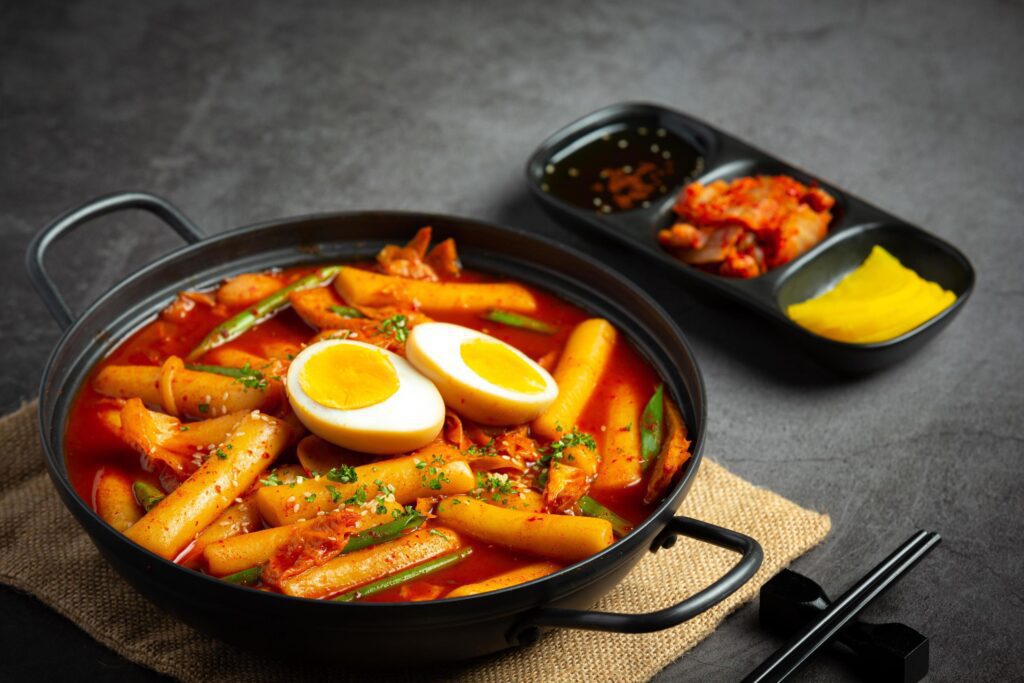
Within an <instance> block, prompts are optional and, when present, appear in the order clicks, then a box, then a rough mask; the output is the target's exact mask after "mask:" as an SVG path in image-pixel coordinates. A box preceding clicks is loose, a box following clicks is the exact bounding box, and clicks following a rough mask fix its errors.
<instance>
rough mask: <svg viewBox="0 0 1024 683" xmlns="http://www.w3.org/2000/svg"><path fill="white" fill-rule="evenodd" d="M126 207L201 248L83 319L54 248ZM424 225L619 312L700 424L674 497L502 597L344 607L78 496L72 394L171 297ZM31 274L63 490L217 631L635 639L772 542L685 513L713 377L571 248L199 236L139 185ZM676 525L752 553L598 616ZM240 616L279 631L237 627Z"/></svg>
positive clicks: (325, 236)
mask: <svg viewBox="0 0 1024 683" xmlns="http://www.w3.org/2000/svg"><path fill="white" fill-rule="evenodd" d="M122 209H142V210H146V211H149V212H150V213H153V214H155V215H157V216H158V217H160V218H162V219H163V220H164V221H165V222H166V223H167V224H168V225H170V227H172V228H173V229H174V230H175V231H176V232H177V233H178V234H179V235H181V236H182V237H183V238H185V240H186V241H188V242H190V246H187V247H184V248H182V249H179V250H177V251H175V252H173V253H171V254H169V255H167V256H165V257H163V258H161V259H159V260H157V261H155V262H153V263H151V264H149V265H148V266H145V267H144V268H142V269H141V270H139V271H137V272H136V273H134V274H133V275H131V276H129V277H127V278H125V279H124V280H123V281H122V282H121V283H120V284H118V285H117V286H116V287H114V288H113V289H111V290H110V291H109V292H107V293H106V294H105V295H103V296H102V297H100V299H99V300H98V301H96V302H95V303H94V304H92V305H91V306H90V307H89V309H88V310H86V311H85V312H84V313H83V314H82V315H81V316H79V317H78V318H77V319H75V318H74V316H73V315H72V314H71V312H70V311H69V309H68V308H67V306H66V305H65V304H64V302H63V299H62V298H61V297H60V295H59V293H58V292H57V290H56V288H55V287H54V285H53V282H52V280H51V279H50V277H49V276H48V274H47V272H46V270H45V267H44V265H43V256H44V254H45V251H46V249H47V247H48V246H49V245H50V244H51V243H52V242H53V241H54V240H55V239H56V238H57V237H59V236H60V235H61V234H62V233H64V232H67V231H69V230H72V229H74V228H76V227H78V226H80V225H82V224H84V223H85V222H87V221H89V220H91V219H93V218H96V217H98V216H101V215H104V214H108V213H111V212H113V211H117V210H122ZM423 225H432V226H433V227H434V230H435V235H436V236H437V237H438V238H445V237H454V238H455V239H456V240H457V241H458V244H459V251H460V253H461V254H462V257H463V259H464V261H465V262H466V264H467V266H469V267H470V268H475V269H480V270H484V271H490V272H494V273H500V274H504V275H508V276H510V277H514V278H518V279H520V280H523V281H525V282H530V283H533V284H536V285H539V286H541V287H543V288H545V289H548V290H549V291H552V292H554V293H555V294H557V295H559V296H561V297H563V298H565V299H566V300H568V301H570V302H573V303H575V304H577V305H580V306H582V307H584V308H586V309H588V310H589V311H591V312H593V313H594V314H596V315H601V316H603V317H606V318H608V319H609V320H611V321H612V322H613V323H614V324H615V325H616V326H617V327H618V328H619V329H620V330H621V331H622V332H623V334H625V336H626V337H627V338H628V339H629V341H630V342H631V343H632V344H634V345H635V347H636V348H637V349H639V350H640V352H641V353H643V354H644V356H646V358H647V359H648V361H649V362H651V363H652V364H653V366H654V367H655V368H656V369H657V371H658V372H659V374H660V375H661V377H662V378H663V379H664V381H665V384H666V386H667V388H668V389H669V391H670V392H671V394H672V396H673V397H674V398H675V399H676V400H677V402H678V404H679V405H680V407H681V408H682V411H683V415H684V417H685V420H686V424H687V426H688V427H689V430H690V437H691V439H692V441H693V447H692V448H693V458H691V459H690V461H689V463H687V465H686V468H685V470H684V472H683V473H682V474H681V476H680V479H679V482H678V483H677V484H676V486H675V487H674V489H673V490H672V492H671V493H670V495H669V496H668V497H667V498H666V499H665V501H664V502H663V503H662V504H661V505H660V506H659V507H658V508H657V510H656V511H655V512H654V513H653V514H652V515H651V517H650V518H649V519H647V520H646V521H645V522H644V523H642V524H641V525H640V526H638V527H637V528H636V529H635V530H634V531H633V532H632V533H630V534H629V535H628V536H627V537H625V538H623V539H621V540H620V541H618V542H617V543H615V544H614V545H612V546H611V547H610V548H608V549H606V550H605V551H603V552H601V553H599V554H598V555H595V556H593V557H591V558H589V559H587V560H584V561H583V562H579V563H577V564H575V565H573V566H571V567H568V568H566V569H564V570H562V571H559V572H557V573H555V574H552V575H550V576H548V577H545V578H542V579H539V580H536V581H533V582H530V583H528V584H524V585H522V586H518V587H514V588H510V589H505V590H501V591H496V592H493V593H487V594H483V595H479V596H471V597H465V598H456V599H453V600H439V601H433V602H420V603H382V604H360V603H333V602H324V601H316V600H305V599H300V598H291V597H286V596H283V595H278V594H274V593H267V592H263V591H255V590H251V589H248V588H243V587H240V586H235V585H233V584H229V583H226V582H223V581H220V580H217V579H213V578H211V577H209V576H206V575H204V574H202V573H199V572H195V571H192V570H189V569H184V568H182V567H179V566H178V565H175V564H173V563H171V562H168V561H167V560H164V559H163V558H161V557H158V556H157V555H154V554H152V553H150V552H148V551H146V550H144V549H142V548H140V547H139V546H136V545H135V544H134V543H132V542H131V541H129V540H127V539H126V538H125V537H124V536H122V535H121V534H120V533H117V532H116V531H114V530H113V529H112V528H111V527H109V526H108V525H107V524H106V523H104V522H103V521H101V520H100V518H99V517H98V516H97V515H96V514H95V513H94V512H93V511H92V509H91V508H90V507H89V505H88V504H86V503H85V502H83V501H82V500H81V499H80V498H79V497H78V495H77V494H76V493H75V491H74V490H73V489H72V487H71V484H70V482H69V480H68V476H67V470H66V466H65V462H64V444H63V441H64V425H65V422H66V418H67V414H68V410H69V407H70V405H71V402H72V400H73V399H74V397H75V395H76V393H77V391H78V389H79V388H80V387H81V385H82V382H83V381H85V379H86V377H87V375H88V373H89V371H90V369H91V368H92V367H93V366H94V365H95V363H96V362H97V361H98V360H99V359H100V358H102V357H103V356H104V355H105V354H107V353H109V352H110V351H111V350H112V349H113V348H114V347H115V346H116V345H117V344H118V342H119V340H121V339H123V338H124V337H125V336H126V335H127V334H129V333H130V332H132V331H133V330H135V329H137V328H138V326H139V325H141V324H143V323H144V322H146V321H148V320H151V319H152V317H153V316H154V314H155V313H156V312H157V311H158V310H159V309H160V308H161V307H162V306H164V305H166V304H167V303H168V302H169V301H170V300H171V299H172V298H173V297H174V296H175V294H176V292H178V291H179V290H182V289H192V288H198V287H208V286H212V285H214V284H215V283H216V282H218V281H219V280H220V279H221V278H223V277H225V276H229V275H232V274H236V273H239V272H244V271H250V270H259V269H264V268H268V267H271V266H288V265H295V264H300V263H311V262H324V261H334V262H336V261H340V260H353V259H365V258H367V257H370V256H372V255H373V254H374V253H376V252H377V251H378V249H379V248H380V247H381V246H382V245H383V244H385V243H386V242H395V241H404V240H406V239H408V237H409V236H410V235H412V234H413V233H414V232H415V230H416V229H418V228H420V227H422V226H423ZM28 268H29V272H30V275H31V276H32V279H33V281H34V283H35V284H36V286H37V288H38V290H39V292H40V294H41V295H42V297H43V299H44V301H45V302H46V304H47V306H48V307H49V308H50V310H51V312H52V313H53V314H54V316H55V317H56V318H57V320H58V322H59V323H60V324H61V326H62V327H64V328H66V331H65V333H64V336H63V337H62V338H61V340H60V341H59V342H58V344H57V346H56V348H55V349H54V351H53V354H52V356H51V357H50V360H49V362H48V364H47V367H46V371H45V373H44V375H43V381H42V385H41V388H40V399H39V427H40V431H41V435H42V443H43V446H44V449H45V453H46V464H47V467H48V469H49V472H50V476H51V478H52V479H53V482H54V484H55V486H56V488H57V491H58V493H59V494H60V496H61V498H62V499H63V501H64V504H65V505H66V506H67V507H68V509H69V510H70V511H71V512H72V513H73V514H74V516H75V517H76V518H77V519H78V521H79V523H80V524H81V525H82V526H83V528H84V529H85V530H86V531H87V532H88V533H89V535H90V536H91V538H92V540H93V542H94V543H95V545H96V547H97V548H98V549H99V551H100V553H101V554H102V555H103V556H104V557H105V558H106V559H107V561H109V562H110V564H111V565H112V566H113V567H114V568H115V569H116V570H117V571H118V572H120V574H121V575H122V576H123V577H124V578H125V579H127V580H128V582H129V583H131V584H132V585H133V586H134V587H135V588H136V589H137V590H138V591H139V592H140V593H142V594H143V595H145V596H146V597H148V598H149V599H151V600H152V601H153V602H155V603H156V604H157V605H159V606H160V607H162V608H163V609H165V610H166V611H167V612H169V613H171V614H173V615H175V616H176V617H178V618H179V619H181V620H183V621H185V622H186V623H189V624H191V625H192V626H194V627H196V628H198V629H200V630H203V631H205V632H207V633H210V634H211V635H213V636H215V637H218V638H220V639H222V640H226V641H231V642H235V643H237V644H239V645H245V646H250V647H256V648H262V649H263V650H264V651H273V652H275V653H289V652H291V653H295V654H296V655H298V654H301V656H302V657H311V656H313V657H315V656H316V654H315V653H322V654H323V656H324V657H330V658H333V659H334V660H335V661H337V658H338V655H339V654H341V653H345V652H347V653H359V654H360V655H362V656H364V657H365V658H366V661H369V662H373V665H374V666H377V667H379V666H380V665H381V663H382V662H386V663H387V664H388V665H389V666H394V665H399V664H403V663H410V664H413V663H423V662H429V661H439V660H455V659H463V658H468V657H475V656H479V655H483V654H487V653H490V652H494V651H497V650H501V649H503V648H507V647H510V646H512V645H517V644H524V643H529V642H532V641H533V640H535V639H536V638H537V637H538V636H539V634H540V632H541V631H542V630H544V629H546V628H550V627H565V628H582V629H592V630H604V631H622V632H631V633H637V632H646V631H654V630H660V629H663V628H668V627H670V626H674V625H676V624H678V623H680V622H682V621H685V620H687V619H689V618H692V617H693V616H695V615H697V614H699V613H701V612H703V611H705V610H707V609H708V608H709V607H711V606H712V605H714V604H716V603H718V602H720V601H721V600H722V599H724V598H725V597H726V596H728V595H729V594H731V593H732V592H733V591H735V590H736V589H737V588H739V587H740V586H741V585H743V584H744V583H745V582H746V581H747V580H748V579H750V577H751V576H752V575H753V574H754V572H755V571H756V570H757V568H758V566H760V563H761V557H762V554H761V548H760V546H758V544H757V542H756V541H754V540H753V539H751V538H749V537H747V536H744V535H742V534H739V533H737V532H734V531H730V530H728V529H723V528H720V527H717V526H714V525H711V524H707V523H705V522H700V521H697V520H693V519H689V518H686V517H677V516H674V511H675V510H676V509H677V508H678V507H679V504H680V502H682V500H683V498H684V497H685V496H686V493H687V490H688V489H689V487H690V485H691V483H692V482H693V479H694V475H695V474H696V472H697V468H698V467H699V465H700V459H701V448H702V446H703V442H704V433H705V421H706V406H705V398H704V386H703V382H702V379H701V376H700V371H699V370H698V369H697V365H696V363H695V362H694V360H693V356H692V354H691V353H690V350H689V347H688V346H687V343H686V341H685V339H684V338H683V335H682V333H681V332H680V331H679V329H678V328H677V327H676V326H675V325H674V324H673V322H672V321H671V320H670V319H669V318H668V317H667V316H666V314H665V313H664V312H663V311H662V310H661V309H660V308H659V307H658V306H657V304H655V303H654V302H653V301H651V300H650V299H649V298H648V297H646V296H645V295H643V294H642V293H641V292H639V291H638V290H637V289H635V288H634V287H633V286H632V285H630V284H629V283H628V282H626V281H625V280H623V279H621V278H619V277H617V276H614V275H611V274H609V273H608V271H607V269H606V268H604V267H603V266H602V265H600V264H598V263H596V262H594V261H591V260H589V259H587V258H586V257H584V256H582V255H580V254H578V253H576V252H573V251H569V250H568V249H566V248H565V247H562V246H559V245H557V244H555V243H552V242H549V241H547V240H544V239H541V238H539V237H535V236H532V235H529V234H527V233H523V232H518V231H513V230H510V229H507V228H501V227H498V226H494V225H489V224H486V223H480V222H477V221H472V220H468V219H464V218H455V217H450V216H439V215H428V214H416V213H393V212H362V213H339V214H326V215H317V216H307V217H301V218H293V219H285V220H279V221H274V222H270V223H263V224H260V225H255V226H252V227H248V228H242V229H239V230H235V231H232V232H228V233H226V234H222V235H218V236H216V237H210V238H205V239H204V238H203V236H202V234H201V233H200V232H199V231H198V230H197V229H196V228H195V227H194V226H193V225H192V223H191V222H190V221H189V220H188V219H187V218H185V217H184V216H183V215H182V214H181V213H180V212H179V211H177V210H176V209H175V208H174V207H172V206H170V205H169V204H167V203H166V202H164V201H163V200H161V199H158V198H156V197H153V196H152V195H147V194H140V193H129V194H121V195H112V196H109V197H105V198H100V199H97V200H95V201H93V202H90V203H89V204H86V205H85V206H83V207H81V208H79V209H76V210H74V211H71V212H69V213H67V214H65V215H64V216H62V217H60V218H58V219H57V220H56V221H54V222H53V223H52V224H50V225H49V226H48V227H46V228H45V229H44V230H43V231H42V232H41V233H40V234H39V235H38V236H37V237H36V239H35V240H34V241H33V243H32V244H31V245H30V247H29V252H28ZM677 535H685V536H688V537H691V538H696V539H699V540H701V541H704V542H707V543H711V544H714V545H718V546H721V547H724V548H727V549H729V550H732V551H734V552H737V553H740V554H741V555H742V558H741V559H740V561H739V562H738V563H737V564H736V565H735V566H734V567H733V568H732V569H731V570H730V571H729V572H728V573H726V574H725V576H723V577H722V578H721V579H719V580H718V581H716V582H715V583H713V584H712V585H711V586H709V587H708V588H706V589H704V590H703V591H701V592H700V593H697V594H696V595H693V596H691V597H689V598H687V599H686V600H684V601H682V602H680V603H678V604H676V605H673V606H671V607H667V608H664V609H658V608H659V607H660V606H658V605H652V606H651V608H652V609H656V610H657V611H653V612H650V613H647V614H636V615H633V614H607V613H599V612H593V611H587V610H588V609H589V608H590V607H591V606H592V605H593V604H594V603H595V602H596V601H597V600H598V598H600V597H601V596H602V595H604V594H605V593H607V592H608V591H609V590H610V589H611V588H612V587H613V586H615V585H616V584H617V583H618V582H619V581H620V580H621V579H622V578H623V577H624V576H625V575H626V573H627V572H628V571H629V570H630V569H631V568H632V567H633V565H635V564H636V563H637V562H638V561H639V560H640V558H641V557H642V556H643V554H644V553H645V552H646V551H647V550H651V551H654V550H657V549H658V548H667V547H669V546H671V545H672V543H673V542H674V541H675V538H676V536H677ZM679 571H680V573H683V572H685V571H686V562H685V558H680V563H679ZM239 624H272V625H273V627H272V628H245V629H241V628H239ZM396 642H399V643H401V647H395V646H394V644H395V643H396ZM345 661H348V662H352V661H353V659H352V658H351V657H349V658H347V659H346V660H345Z"/></svg>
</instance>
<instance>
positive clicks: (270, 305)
mask: <svg viewBox="0 0 1024 683" xmlns="http://www.w3.org/2000/svg"><path fill="white" fill-rule="evenodd" d="M340 270H341V266H324V267H323V268H320V269H318V270H317V271H316V272H314V273H311V274H309V275H307V276H306V277H303V278H299V279H298V280H296V281H295V282H293V283H291V284H290V285H288V286H287V287H282V288H281V289H279V290H277V291H276V292H274V293H273V294H271V295H270V296H268V297H266V298H265V299H261V300H260V301H257V302H256V303H255V304H253V305H252V306H249V307H248V308H246V309H245V310H244V311H242V312H241V313H239V314H238V315H236V316H235V317H233V318H230V319H228V320H225V321H224V322H222V323H221V324H220V325H217V327H215V328H213V331H212V332H210V334H208V335H206V337H205V338H204V339H203V341H201V342H199V346H197V347H196V348H194V349H192V352H191V353H189V354H188V356H187V360H195V359H196V358H199V357H200V356H202V355H203V354H204V353H206V352H207V351H209V350H211V349H215V348H217V347H218V346H220V345H222V344H227V343H228V342H229V341H231V340H232V339H237V338H238V337H240V336H241V335H242V334H244V333H245V332H248V331H249V330H250V329H251V328H253V327H255V326H256V325H257V324H258V323H260V322H262V321H263V320H265V319H266V318H268V317H270V316H271V315H273V314H274V313H277V312H278V311H279V310H281V309H282V308H284V307H285V306H287V305H288V295H289V294H291V293H292V292H298V291H301V290H304V289H312V288H313V287H320V286H321V285H324V284H327V282H328V281H330V279H331V278H333V277H334V276H335V275H337V274H338V271H340Z"/></svg>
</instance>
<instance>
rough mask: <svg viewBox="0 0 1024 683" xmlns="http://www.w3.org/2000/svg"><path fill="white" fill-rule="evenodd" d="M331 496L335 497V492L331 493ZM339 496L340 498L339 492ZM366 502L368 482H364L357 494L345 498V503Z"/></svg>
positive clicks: (360, 503)
mask: <svg viewBox="0 0 1024 683" xmlns="http://www.w3.org/2000/svg"><path fill="white" fill-rule="evenodd" d="M331 497H332V498H333V497H334V494H333V493H332V494H331ZM338 497H339V498H340V497H341V494H338ZM335 502H337V501H335ZM365 502H366V484H363V485H362V486H360V487H359V490H358V491H356V492H355V494H353V495H352V497H350V498H348V499H346V500H345V505H362V504H363V503H365Z"/></svg>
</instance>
